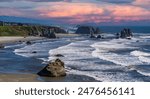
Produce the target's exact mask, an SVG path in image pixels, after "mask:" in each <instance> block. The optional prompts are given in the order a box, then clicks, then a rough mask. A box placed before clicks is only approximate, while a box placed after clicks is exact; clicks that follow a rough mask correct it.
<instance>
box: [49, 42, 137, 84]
mask: <svg viewBox="0 0 150 99" xmlns="http://www.w3.org/2000/svg"><path fill="white" fill-rule="evenodd" d="M95 42H97V41H90V40H85V41H77V42H73V43H71V44H68V45H66V46H62V47H59V48H57V49H53V50H50V51H49V55H50V56H49V60H51V59H54V58H56V57H54V55H55V54H62V55H64V57H61V59H62V60H63V61H64V63H65V65H66V66H67V69H68V68H70V69H68V73H69V74H76V75H86V76H89V77H92V78H94V79H96V80H99V81H132V80H133V81H135V80H137V79H132V77H130V76H129V75H128V73H125V72H116V71H115V70H118V69H119V70H126V68H125V67H123V66H120V65H116V64H107V62H105V61H104V60H100V59H98V58H95V57H93V56H92V52H93V51H94V50H95V49H94V48H92V47H91V46H90V45H92V44H94V43H95ZM118 47H119V46H118ZM121 47H122V48H123V46H121ZM119 48H120V47H119ZM103 51H104V50H103ZM96 55H97V54H96ZM103 56H105V55H103ZM119 57H121V55H120V56H119ZM113 58H114V57H112V59H113ZM126 58H127V57H126ZM108 59H109V58H108ZM118 59H119V58H118ZM129 60H130V59H129ZM129 60H128V61H129ZM101 62H102V63H101ZM123 63H124V64H127V62H126V61H123V57H122V64H123ZM105 70H106V71H107V70H108V72H103V71H105ZM109 70H110V72H109ZM111 70H112V72H113V70H114V72H115V74H113V73H111Z"/></svg>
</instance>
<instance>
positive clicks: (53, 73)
mask: <svg viewBox="0 0 150 99" xmlns="http://www.w3.org/2000/svg"><path fill="white" fill-rule="evenodd" d="M37 74H38V75H39V76H45V77H62V76H66V72H65V66H64V62H63V61H61V60H60V59H56V60H53V61H51V62H50V63H49V64H47V65H46V67H44V68H43V69H42V70H41V71H40V72H38V73H37Z"/></svg>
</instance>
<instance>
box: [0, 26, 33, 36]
mask: <svg viewBox="0 0 150 99" xmlns="http://www.w3.org/2000/svg"><path fill="white" fill-rule="evenodd" d="M31 31H32V27H30V26H0V36H27V35H28V34H29V33H30V32H31Z"/></svg>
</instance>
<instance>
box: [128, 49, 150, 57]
mask: <svg viewBox="0 0 150 99" xmlns="http://www.w3.org/2000/svg"><path fill="white" fill-rule="evenodd" d="M131 55H133V56H150V53H146V52H142V51H137V50H135V51H132V52H131Z"/></svg>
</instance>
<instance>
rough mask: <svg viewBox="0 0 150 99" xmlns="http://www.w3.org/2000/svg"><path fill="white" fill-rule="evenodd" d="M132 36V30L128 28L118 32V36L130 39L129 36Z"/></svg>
mask: <svg viewBox="0 0 150 99" xmlns="http://www.w3.org/2000/svg"><path fill="white" fill-rule="evenodd" d="M132 36H133V34H132V32H131V30H130V29H123V30H122V31H121V32H120V38H127V39H131V37H132Z"/></svg>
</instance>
